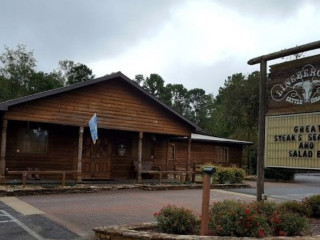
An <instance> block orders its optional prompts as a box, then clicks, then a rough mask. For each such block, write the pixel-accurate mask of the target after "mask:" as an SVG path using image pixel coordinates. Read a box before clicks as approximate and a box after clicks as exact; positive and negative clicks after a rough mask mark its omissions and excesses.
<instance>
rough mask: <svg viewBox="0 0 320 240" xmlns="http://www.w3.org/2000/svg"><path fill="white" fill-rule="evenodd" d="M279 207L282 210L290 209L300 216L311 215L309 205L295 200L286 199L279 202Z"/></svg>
mask: <svg viewBox="0 0 320 240" xmlns="http://www.w3.org/2000/svg"><path fill="white" fill-rule="evenodd" d="M280 208H281V209H282V210H283V211H290V212H294V213H298V214H299V215H300V216H306V217H310V216H311V208H310V206H309V205H307V204H304V203H301V202H297V201H287V202H283V203H281V204H280Z"/></svg>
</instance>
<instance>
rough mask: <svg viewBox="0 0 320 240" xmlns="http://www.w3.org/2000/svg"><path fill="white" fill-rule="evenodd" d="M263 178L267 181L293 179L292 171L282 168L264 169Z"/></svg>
mask: <svg viewBox="0 0 320 240" xmlns="http://www.w3.org/2000/svg"><path fill="white" fill-rule="evenodd" d="M264 177H265V178H269V179H281V180H286V181H290V180H293V179H294V170H293V169H283V168H266V169H265V170H264Z"/></svg>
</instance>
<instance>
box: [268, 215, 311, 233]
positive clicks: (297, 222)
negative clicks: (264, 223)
mask: <svg viewBox="0 0 320 240" xmlns="http://www.w3.org/2000/svg"><path fill="white" fill-rule="evenodd" d="M272 225H273V231H274V234H275V235H279V236H297V235H302V234H303V233H304V232H306V231H307V230H308V227H309V224H308V219H307V218H306V217H305V216H301V215H300V214H298V213H294V212H290V211H289V212H284V211H281V212H280V213H274V214H273V216H272Z"/></svg>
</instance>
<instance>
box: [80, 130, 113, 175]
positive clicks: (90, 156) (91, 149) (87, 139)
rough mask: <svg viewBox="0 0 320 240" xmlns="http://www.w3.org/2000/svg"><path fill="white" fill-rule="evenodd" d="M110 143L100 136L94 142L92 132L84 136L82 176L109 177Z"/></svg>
mask: <svg viewBox="0 0 320 240" xmlns="http://www.w3.org/2000/svg"><path fill="white" fill-rule="evenodd" d="M110 169H111V167H110V144H109V141H108V139H107V138H105V137H100V136H99V139H98V140H97V141H96V144H93V142H92V139H91V136H90V133H89V134H85V135H84V138H83V152H82V178H95V179H108V178H111V172H110Z"/></svg>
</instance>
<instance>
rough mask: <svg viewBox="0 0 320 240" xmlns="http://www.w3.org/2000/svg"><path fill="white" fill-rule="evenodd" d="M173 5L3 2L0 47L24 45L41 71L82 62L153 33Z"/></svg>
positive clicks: (78, 0) (115, 51) (116, 51)
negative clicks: (62, 63)
mask: <svg viewBox="0 0 320 240" xmlns="http://www.w3.org/2000/svg"><path fill="white" fill-rule="evenodd" d="M177 4H178V3H177V2H173V1H169V0H164V1H163V0H162V1H149V0H138V1H130V0H124V1H114V0H107V1H105V0H95V1H86V0H72V1H40V0H28V1H25V0H20V1H19V0H2V1H1V3H0V32H1V37H0V45H2V46H3V45H7V46H10V47H15V46H16V45H17V44H18V43H23V44H26V45H27V47H28V49H34V51H35V55H36V58H37V59H38V60H39V64H38V65H39V68H45V70H51V69H53V68H54V67H55V66H56V65H57V62H58V60H61V59H65V58H67V59H71V60H76V61H87V62H89V61H93V60H97V59H99V58H102V57H108V58H111V57H113V56H115V55H117V54H119V53H121V52H123V51H125V50H126V49H128V48H130V47H132V46H133V45H134V44H135V43H137V42H138V41H140V40H141V39H143V38H148V37H150V36H153V35H154V34H156V33H157V31H158V30H159V28H161V26H162V25H163V24H164V23H165V22H166V21H169V20H170V9H171V7H173V6H175V5H177Z"/></svg>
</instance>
